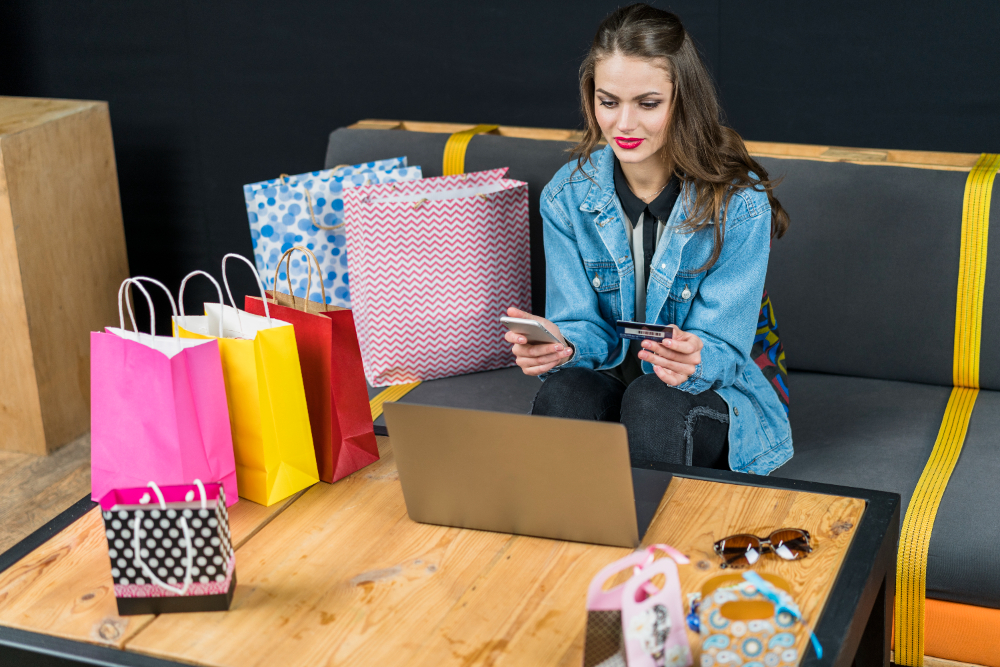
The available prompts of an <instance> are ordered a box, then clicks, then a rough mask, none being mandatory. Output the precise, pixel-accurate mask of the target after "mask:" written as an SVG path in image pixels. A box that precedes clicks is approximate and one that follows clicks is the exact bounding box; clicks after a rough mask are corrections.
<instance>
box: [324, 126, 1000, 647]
mask: <svg viewBox="0 0 1000 667" xmlns="http://www.w3.org/2000/svg"><path fill="white" fill-rule="evenodd" d="M466 127H468V126H448V125H443V124H419V123H403V122H396V121H385V122H382V121H379V122H375V121H368V122H360V123H358V124H356V125H354V126H351V127H348V128H341V129H338V130H335V131H334V132H332V133H331V134H330V137H329V142H328V147H327V155H326V166H327V167H328V168H329V167H333V166H335V165H341V164H354V163H358V162H363V161H368V160H373V159H381V158H388V157H395V156H399V155H405V156H407V158H408V159H409V164H410V165H420V166H421V167H422V168H423V173H424V176H439V175H441V169H442V155H443V152H444V146H445V142H446V141H447V139H448V136H449V133H450V132H454V131H456V130H458V129H465V128H466ZM573 138H574V133H572V132H570V131H551V132H545V131H537V130H530V129H526V128H501V130H500V134H484V135H480V136H476V137H475V138H474V139H473V140H472V141H471V143H470V144H469V147H468V150H467V154H466V161H465V169H466V171H469V172H471V171H478V170H483V169H492V168H496V167H509V168H510V170H509V172H508V177H510V178H515V179H519V180H523V181H527V182H528V184H529V193H530V215H531V230H532V231H531V244H532V262H531V281H532V296H533V304H534V311H535V312H537V313H544V294H545V291H544V289H545V288H544V285H545V257H544V251H543V244H542V228H541V217H540V214H539V209H538V198H539V194H540V192H541V190H542V188H543V187H544V186H545V184H546V183H547V182H548V181H549V179H550V178H551V177H552V175H553V174H554V173H555V172H556V170H557V169H559V167H560V166H561V165H563V164H564V163H565V162H566V161H567V160H568V159H569V156H568V152H567V149H568V148H569V147H571V146H572V145H573V142H572V139H573ZM750 149H751V151H752V152H754V153H755V155H756V157H757V159H758V160H759V161H760V162H761V164H762V165H763V166H764V167H765V168H766V169H767V170H768V171H769V173H770V175H771V177H772V178H781V179H782V180H781V183H780V185H779V186H778V188H777V190H776V193H775V194H776V196H777V197H778V198H779V199H780V201H781V202H782V204H783V205H784V207H785V209H786V210H787V211H788V213H789V216H790V218H791V226H790V228H789V231H788V233H787V234H786V236H785V237H784V238H783V239H780V240H775V241H774V242H773V243H772V250H771V257H770V263H769V267H768V275H767V283H766V288H767V291H768V293H769V294H770V296H771V303H772V304H773V307H774V311H775V314H776V316H777V322H778V326H779V329H780V334H781V340H782V343H783V345H784V349H785V355H786V363H787V367H788V371H789V378H788V381H789V389H790V412H789V415H790V419H791V424H792V432H793V439H794V447H795V455H794V457H793V458H792V459H791V460H790V461H789V462H788V463H786V464H785V465H784V466H782V467H781V468H779V469H778V470H776V471H775V472H774V473H773V475H775V476H780V477H787V478H792V479H799V480H807V481H815V482H825V483H831V484H839V485H845V486H853V487H861V488H869V489H877V490H882V491H891V492H895V493H899V494H900V495H901V496H902V505H901V507H902V508H904V509H905V508H907V507H908V505H909V502H910V498H911V495H912V494H913V492H914V489H915V487H916V486H917V483H918V480H919V478H920V476H921V472H922V471H923V469H924V467H925V464H926V462H927V460H928V457H929V456H930V453H931V450H932V448H933V447H934V444H935V440H936V438H937V436H938V431H939V429H940V427H941V423H942V417H943V415H944V413H945V408H946V405H947V404H948V400H949V396H950V394H951V392H952V382H953V356H954V340H955V333H956V332H955V329H956V324H955V323H956V303H957V292H956V286H957V282H958V276H959V260H960V253H961V239H962V234H961V227H962V215H963V196H964V192H965V185H966V180H967V178H968V176H969V168H970V167H971V166H972V164H973V163H974V162H975V160H976V158H977V157H978V156H975V155H956V154H926V153H906V152H894V151H872V150H851V149H828V148H827V147H813V146H794V145H777V144H753V143H751V144H750ZM998 199H1000V198H995V199H994V200H993V203H992V209H991V211H990V216H989V217H990V219H992V220H1000V214H998V213H997V208H998V207H1000V203H998ZM998 244H1000V234H996V233H995V234H993V238H992V239H990V241H989V248H993V247H997V246H998ZM990 256H992V257H994V258H997V259H996V260H994V263H993V264H992V265H991V264H989V263H987V269H986V275H985V296H984V299H983V315H982V347H981V356H980V380H979V384H980V387H981V391H980V392H979V394H978V398H977V400H976V404H975V409H974V411H973V413H972V417H971V420H970V422H969V426H968V433H967V436H966V439H965V443H964V447H963V449H962V451H961V456H960V458H959V460H958V463H957V465H956V467H955V469H954V472H953V474H952V477H951V480H950V483H949V484H948V486H947V490H946V491H945V493H944V496H943V499H942V501H941V504H940V508H939V510H938V513H937V518H936V522H935V523H934V528H933V532H932V534H931V539H930V546H929V555H928V562H927V576H926V598H927V600H926V606H925V609H926V634H925V637H926V639H925V653H926V654H927V655H929V656H933V657H938V658H947V659H952V660H960V661H963V662H969V663H976V664H982V665H998V666H1000V548H998V546H997V545H996V544H993V540H994V539H997V538H1000V513H998V512H997V511H996V509H995V507H996V505H997V504H998V501H1000V487H998V485H997V484H996V480H998V479H1000V455H998V454H1000V442H998V440H1000V349H998V348H997V347H996V346H995V345H994V344H993V343H994V342H995V341H998V340H1000V336H998V334H1000V254H997V251H994V252H992V253H988V254H987V257H990ZM539 382H540V381H539V380H538V379H536V378H530V377H527V376H525V375H523V374H522V373H521V372H520V369H518V368H516V367H512V368H506V369H500V370H496V371H489V372H485V373H476V374H472V375H466V376H460V377H455V378H448V379H444V380H437V381H432V382H425V383H422V384H421V385H419V386H417V387H416V388H415V389H414V390H412V391H411V392H410V393H408V394H406V395H405V396H404V397H403V398H402V399H400V400H402V401H412V402H416V403H424V404H434V405H448V406H453V407H468V408H479V409H486V410H499V411H510V412H521V413H523V412H527V411H528V410H529V409H530V405H531V401H532V398H533V396H534V393H535V392H536V391H537V389H538V386H539ZM370 391H371V394H372V395H374V394H376V393H377V392H378V391H379V389H378V388H371V390H370ZM376 426H377V428H378V429H379V430H380V431H381V432H384V423H383V422H382V420H381V418H380V419H379V421H378V422H377V424H376ZM897 613H898V612H897Z"/></svg>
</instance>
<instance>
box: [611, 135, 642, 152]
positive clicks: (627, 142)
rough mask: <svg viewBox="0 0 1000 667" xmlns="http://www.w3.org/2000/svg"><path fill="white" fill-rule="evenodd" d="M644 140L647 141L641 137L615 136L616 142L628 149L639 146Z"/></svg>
mask: <svg viewBox="0 0 1000 667" xmlns="http://www.w3.org/2000/svg"><path fill="white" fill-rule="evenodd" d="M643 141H645V139H639V138H637V137H615V143H616V144H618V146H619V147H621V148H624V149H625V150H627V151H630V150H632V149H633V148H638V147H639V144H641V143H642V142H643Z"/></svg>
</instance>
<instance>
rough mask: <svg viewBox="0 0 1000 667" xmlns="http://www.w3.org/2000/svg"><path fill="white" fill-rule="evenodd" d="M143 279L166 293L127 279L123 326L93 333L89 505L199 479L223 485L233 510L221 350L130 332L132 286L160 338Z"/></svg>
mask: <svg viewBox="0 0 1000 667" xmlns="http://www.w3.org/2000/svg"><path fill="white" fill-rule="evenodd" d="M140 280H146V281H148V282H152V283H155V284H157V285H159V286H160V287H163V289H164V290H167V288H166V287H165V286H164V285H163V284H162V283H159V282H157V281H155V280H152V279H150V278H128V279H126V280H125V282H123V283H122V286H121V288H120V289H119V290H118V298H119V301H118V304H119V308H118V314H119V320H120V322H119V323H120V327H119V328H114V327H108V328H107V330H106V332H104V333H101V332H97V331H95V332H92V333H91V334H90V391H91V399H90V429H91V436H90V442H91V450H90V468H91V498H92V499H93V500H100V499H101V498H102V497H104V496H105V495H106V494H107V493H108V492H109V491H111V490H112V489H122V488H130V487H136V486H145V484H146V482H148V481H149V480H151V479H155V480H157V481H158V482H160V483H162V484H164V485H169V484H186V483H188V482H190V481H191V480H192V479H196V478H197V479H201V480H204V481H205V482H206V483H209V482H219V483H221V484H222V485H223V486H224V487H225V490H226V499H227V500H226V502H227V503H228V504H230V505H231V504H233V503H235V502H236V500H237V498H238V493H237V489H236V461H235V457H234V454H233V440H232V434H231V431H230V427H229V409H228V407H227V404H226V389H225V382H224V380H223V377H222V362H221V360H220V358H219V344H218V342H217V341H216V340H200V339H186V338H174V337H170V336H155V335H153V334H152V333H150V334H141V333H138V332H135V331H126V330H125V318H124V316H123V314H122V307H121V303H122V296H123V293H124V292H126V289H125V288H126V287H127V286H128V285H129V284H134V285H135V286H137V287H138V288H139V289H140V290H141V291H142V293H143V294H144V295H145V296H146V300H147V302H148V304H149V308H150V327H151V331H155V314H154V313H153V303H152V300H151V299H150V298H149V294H148V293H147V292H146V290H145V288H143V287H142V285H141V284H140V282H139V281H140ZM167 295H168V296H169V297H170V302H171V306H174V314H175V315H176V314H177V308H176V305H175V303H174V298H173V295H171V294H170V292H169V290H167ZM125 298H126V302H127V300H128V295H127V293H126V294H125ZM129 316H130V317H131V316H132V310H131V305H129ZM132 328H133V330H134V329H135V321H134V319H133V321H132Z"/></svg>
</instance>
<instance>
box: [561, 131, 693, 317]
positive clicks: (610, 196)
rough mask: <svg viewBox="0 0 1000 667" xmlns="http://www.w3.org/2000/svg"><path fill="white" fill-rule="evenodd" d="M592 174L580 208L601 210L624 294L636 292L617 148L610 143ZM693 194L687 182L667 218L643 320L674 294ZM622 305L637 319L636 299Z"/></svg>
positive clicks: (598, 221) (601, 228) (599, 221)
mask: <svg viewBox="0 0 1000 667" xmlns="http://www.w3.org/2000/svg"><path fill="white" fill-rule="evenodd" d="M591 164H594V163H592V162H591V163H588V164H587V166H588V167H589V166H590V165H591ZM590 175H591V177H592V178H594V181H593V182H591V184H590V190H589V192H588V193H587V196H586V197H585V198H584V200H583V203H582V204H580V210H581V211H585V212H591V213H597V214H598V215H597V216H596V217H595V218H594V224H595V225H597V228H598V229H597V232H598V234H599V235H600V237H601V240H602V241H603V242H604V245H605V246H606V247H607V249H608V252H610V253H611V257H612V258H614V260H615V265H616V266H617V268H618V274H619V276H620V279H621V284H622V286H621V291H622V294H634V293H635V267H634V266H633V263H632V251H631V248H630V246H629V239H628V235H627V234H626V232H625V212H624V211H623V210H622V207H621V203H620V202H619V201H618V198H617V196H616V195H615V181H614V152H613V150H612V148H611V147H610V146H607V147H605V148H604V150H602V151H601V154H600V157H599V158H598V159H597V162H596V165H594V167H593V170H592V171H591V172H590ZM691 195H692V191H691V185H690V184H689V183H685V184H684V186H683V188H682V189H681V194H680V196H679V197H678V198H677V201H676V202H675V203H674V208H673V210H672V211H671V212H670V217H669V218H668V219H667V221H666V230H665V231H664V234H663V237H662V238H661V239H660V242H659V244H657V246H656V253H655V254H654V255H653V260H652V262H651V266H650V277H649V286H648V288H647V291H646V312H645V313H643V314H642V316H641V317H638V319H640V320H641V321H645V322H655V321H656V317H657V315H658V314H659V313H660V312H661V310H662V309H663V306H664V304H665V303H666V301H667V297H668V296H669V294H670V286H671V285H672V284H673V283H674V278H675V277H676V275H677V271H678V269H679V268H680V265H681V255H682V253H683V251H684V246H686V245H687V243H688V241H690V240H691V234H690V233H682V232H677V231H676V229H677V227H678V225H680V223H682V222H683V221H684V220H686V219H687V211H686V206H685V205H684V203H685V201H688V200H689V197H690V196H691ZM621 306H622V308H621V310H622V318H623V319H626V320H631V319H637V313H636V312H635V301H634V300H633V299H629V298H623V299H622V304H621Z"/></svg>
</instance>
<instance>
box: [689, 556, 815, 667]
mask: <svg viewBox="0 0 1000 667" xmlns="http://www.w3.org/2000/svg"><path fill="white" fill-rule="evenodd" d="M764 579H765V580H766V581H767V583H768V584H770V585H773V586H776V587H777V588H782V589H786V588H788V583H787V582H785V581H784V580H782V579H780V578H778V577H775V576H774V575H764ZM789 600H790V598H789ZM763 601H766V602H765V604H767V605H769V606H770V609H771V611H770V613H768V614H766V615H762V614H761V613H760V611H759V609H758V608H757V605H759V604H760V603H761V602H763ZM790 606H792V607H794V603H790ZM698 613H699V616H700V618H699V625H700V630H701V636H702V640H701V664H702V665H715V664H719V665H745V666H746V667H750V666H751V665H753V666H754V667H784V666H785V665H787V666H789V667H791V666H792V665H797V664H799V661H800V660H801V658H802V654H801V652H800V651H799V649H798V648H797V644H798V643H799V635H800V633H803V632H804V633H806V634H808V632H809V631H808V628H806V626H805V625H804V624H802V623H799V622H798V616H797V615H798V609H797V608H793V609H786V608H785V606H784V605H781V606H779V605H775V604H774V603H773V602H772V601H771V600H770V599H769V598H768V597H767V596H765V595H764V594H763V593H762V591H761V590H760V589H759V588H758V587H757V586H756V585H754V584H753V583H751V582H750V581H747V580H746V579H744V578H743V576H741V575H739V574H731V575H722V576H720V577H715V578H713V579H710V580H709V581H708V582H706V583H705V585H704V586H703V587H702V598H701V601H700V604H699V605H698ZM821 654H822V653H821V652H820V655H821Z"/></svg>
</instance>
